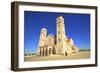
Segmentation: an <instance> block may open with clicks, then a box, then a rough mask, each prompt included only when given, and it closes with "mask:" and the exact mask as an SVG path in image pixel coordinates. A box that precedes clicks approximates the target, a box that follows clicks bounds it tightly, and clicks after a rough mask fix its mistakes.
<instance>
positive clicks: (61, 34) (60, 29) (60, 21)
mask: <svg viewBox="0 0 100 73" xmlns="http://www.w3.org/2000/svg"><path fill="white" fill-rule="evenodd" d="M56 25H57V34H56V35H57V53H60V54H63V53H64V49H65V48H66V35H65V24H64V18H63V17H62V16H59V17H57V19H56Z"/></svg>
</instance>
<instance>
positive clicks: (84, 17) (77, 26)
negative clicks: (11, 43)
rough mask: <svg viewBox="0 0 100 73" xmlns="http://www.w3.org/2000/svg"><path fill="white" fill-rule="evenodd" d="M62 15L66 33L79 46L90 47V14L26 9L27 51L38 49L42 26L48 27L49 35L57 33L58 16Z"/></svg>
mask: <svg viewBox="0 0 100 73" xmlns="http://www.w3.org/2000/svg"><path fill="white" fill-rule="evenodd" d="M60 15H62V16H63V17H64V20H65V31H66V35H67V36H68V37H69V38H73V40H74V43H75V45H76V46H77V47H78V48H80V49H87V48H88V49H90V14H81V13H80V14H79V13H78V14H77V13H58V12H36V11H24V49H25V53H29V52H31V53H32V52H35V51H36V49H37V46H38V41H39V37H40V31H41V29H42V28H46V29H47V35H48V34H50V33H52V34H54V35H55V34H56V18H57V17H58V16H60Z"/></svg>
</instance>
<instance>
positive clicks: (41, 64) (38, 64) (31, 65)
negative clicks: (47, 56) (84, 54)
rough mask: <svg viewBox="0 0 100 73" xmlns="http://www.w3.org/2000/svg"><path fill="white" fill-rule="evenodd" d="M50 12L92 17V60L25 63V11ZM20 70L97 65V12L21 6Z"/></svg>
mask: <svg viewBox="0 0 100 73" xmlns="http://www.w3.org/2000/svg"><path fill="white" fill-rule="evenodd" d="M25 10H27V11H46V12H47V11H49V12H64V13H84V14H87V13H89V14H90V15H91V18H90V23H91V28H90V30H91V32H90V34H91V35H90V36H91V38H90V40H91V43H90V45H91V46H90V48H91V51H90V52H91V53H90V54H91V58H90V59H81V60H61V61H37V62H36V61H33V62H24V11H25ZM18 21H19V22H18V24H19V30H18V31H19V39H18V40H19V42H18V45H19V47H18V48H19V51H18V52H19V54H18V57H19V61H18V63H19V65H18V66H19V68H35V67H50V66H62V65H68V66H70V65H84V64H95V39H93V38H95V22H96V21H95V10H93V9H83V8H81V9H80V8H69V7H68V8H67V7H66V8H62V7H48V6H35V5H32V6H28V5H19V18H18Z"/></svg>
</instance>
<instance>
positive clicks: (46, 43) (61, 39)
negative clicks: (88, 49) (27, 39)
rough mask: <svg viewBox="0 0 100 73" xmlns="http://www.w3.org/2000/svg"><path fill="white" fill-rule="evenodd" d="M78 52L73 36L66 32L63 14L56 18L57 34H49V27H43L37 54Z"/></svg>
mask: <svg viewBox="0 0 100 73" xmlns="http://www.w3.org/2000/svg"><path fill="white" fill-rule="evenodd" d="M76 52H78V48H77V47H76V46H75V45H74V41H73V39H72V38H68V37H67V36H66V32H65V23H64V18H63V17H62V16H59V17H57V19H56V35H53V34H49V35H47V29H46V28H42V29H41V32H40V38H39V43H38V48H37V55H65V56H67V55H68V54H71V53H76Z"/></svg>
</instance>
